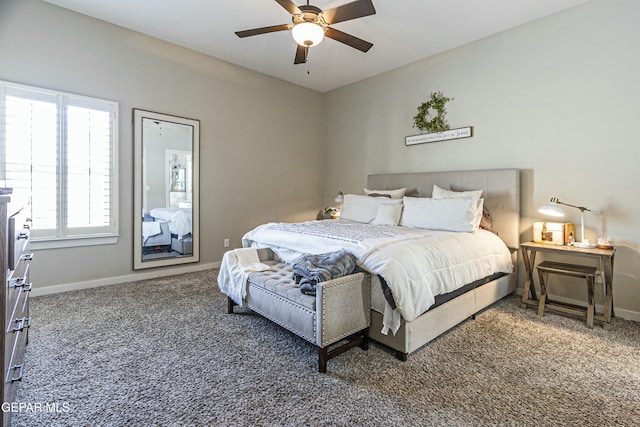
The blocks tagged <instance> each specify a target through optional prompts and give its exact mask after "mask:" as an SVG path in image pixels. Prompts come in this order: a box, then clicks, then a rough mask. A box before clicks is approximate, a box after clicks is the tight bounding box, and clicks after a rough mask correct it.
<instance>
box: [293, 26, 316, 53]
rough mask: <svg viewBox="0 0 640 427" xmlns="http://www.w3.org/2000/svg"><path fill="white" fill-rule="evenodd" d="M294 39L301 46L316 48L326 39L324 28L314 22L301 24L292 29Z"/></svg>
mask: <svg viewBox="0 0 640 427" xmlns="http://www.w3.org/2000/svg"><path fill="white" fill-rule="evenodd" d="M291 34H292V35H293V39H294V40H295V41H296V43H298V44H299V45H300V46H307V47H311V46H316V45H318V44H320V42H321V41H322V39H324V28H322V27H321V26H320V25H318V24H314V23H313V22H301V23H299V24H296V25H294V26H293V28H292V29H291Z"/></svg>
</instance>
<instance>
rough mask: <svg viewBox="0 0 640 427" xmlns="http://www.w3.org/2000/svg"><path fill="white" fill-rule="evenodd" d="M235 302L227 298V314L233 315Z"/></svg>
mask: <svg viewBox="0 0 640 427" xmlns="http://www.w3.org/2000/svg"><path fill="white" fill-rule="evenodd" d="M236 305H238V304H236V302H235V301H234V300H232V299H231V297H227V314H233V307H235V306H236Z"/></svg>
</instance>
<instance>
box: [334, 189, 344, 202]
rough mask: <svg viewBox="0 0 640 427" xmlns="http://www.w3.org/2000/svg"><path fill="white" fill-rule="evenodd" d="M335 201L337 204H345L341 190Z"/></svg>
mask: <svg viewBox="0 0 640 427" xmlns="http://www.w3.org/2000/svg"><path fill="white" fill-rule="evenodd" d="M334 201H335V202H336V203H342V202H344V193H343V192H342V191H340V190H338V195H337V196H336V198H335V199H334Z"/></svg>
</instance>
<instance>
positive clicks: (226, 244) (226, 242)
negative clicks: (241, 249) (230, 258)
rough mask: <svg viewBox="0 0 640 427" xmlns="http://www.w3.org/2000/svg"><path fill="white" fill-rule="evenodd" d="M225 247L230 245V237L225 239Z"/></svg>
mask: <svg viewBox="0 0 640 427" xmlns="http://www.w3.org/2000/svg"><path fill="white" fill-rule="evenodd" d="M223 245H224V247H225V248H228V247H229V239H224V243H223Z"/></svg>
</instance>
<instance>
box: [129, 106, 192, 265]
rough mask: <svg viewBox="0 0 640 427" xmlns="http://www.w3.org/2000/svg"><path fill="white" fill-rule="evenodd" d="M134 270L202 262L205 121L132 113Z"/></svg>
mask: <svg viewBox="0 0 640 427" xmlns="http://www.w3.org/2000/svg"><path fill="white" fill-rule="evenodd" d="M133 120H134V122H133V127H134V251H133V254H134V262H133V265H134V268H135V269H141V268H149V267H157V266H166V265H174V264H182V263H187V262H197V261H199V232H198V231H199V213H198V200H199V196H198V190H199V184H198V182H199V180H198V152H199V146H200V143H199V138H200V122H199V121H198V120H193V119H186V118H183V117H176V116H171V115H167V114H161V113H154V112H151V111H144V110H138V109H134V110H133Z"/></svg>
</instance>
